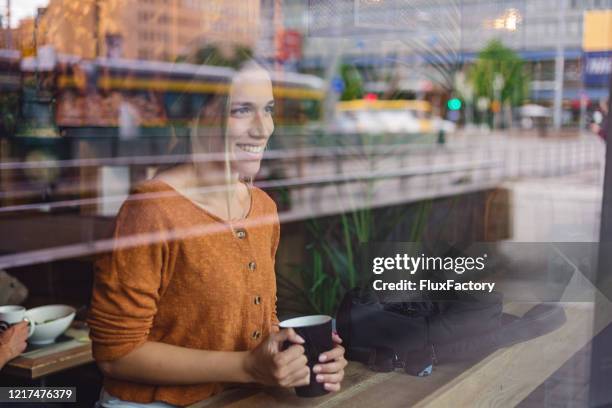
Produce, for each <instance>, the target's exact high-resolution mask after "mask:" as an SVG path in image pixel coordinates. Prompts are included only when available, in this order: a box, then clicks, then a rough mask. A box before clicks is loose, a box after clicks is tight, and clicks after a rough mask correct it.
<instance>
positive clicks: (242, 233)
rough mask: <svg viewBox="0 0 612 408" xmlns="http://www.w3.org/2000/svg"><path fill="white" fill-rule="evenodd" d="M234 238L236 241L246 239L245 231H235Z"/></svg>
mask: <svg viewBox="0 0 612 408" xmlns="http://www.w3.org/2000/svg"><path fill="white" fill-rule="evenodd" d="M236 237H237V238H238V239H245V238H246V231H245V230H243V229H239V230H237V231H236Z"/></svg>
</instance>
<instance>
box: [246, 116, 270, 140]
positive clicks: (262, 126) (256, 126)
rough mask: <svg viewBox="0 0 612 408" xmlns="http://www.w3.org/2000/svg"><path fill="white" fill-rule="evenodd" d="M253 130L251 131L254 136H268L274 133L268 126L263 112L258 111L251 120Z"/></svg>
mask: <svg viewBox="0 0 612 408" xmlns="http://www.w3.org/2000/svg"><path fill="white" fill-rule="evenodd" d="M250 130H251V131H250V132H249V133H250V135H251V136H252V137H257V138H266V137H269V136H270V134H271V133H272V132H271V131H270V130H269V129H268V126H266V119H265V118H264V117H263V115H262V114H261V113H257V114H255V115H254V117H253V121H252V122H251V129H250Z"/></svg>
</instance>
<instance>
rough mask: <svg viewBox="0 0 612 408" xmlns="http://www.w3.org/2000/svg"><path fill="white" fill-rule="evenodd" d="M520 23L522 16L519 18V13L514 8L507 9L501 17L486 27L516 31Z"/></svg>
mask: <svg viewBox="0 0 612 408" xmlns="http://www.w3.org/2000/svg"><path fill="white" fill-rule="evenodd" d="M522 21H523V16H521V13H520V12H519V11H518V10H517V9H515V8H509V9H506V10H505V11H504V13H503V14H502V15H501V16H499V17H497V18H496V19H494V20H493V21H490V22H489V23H488V24H486V26H489V27H490V28H494V29H496V30H507V31H516V30H517V29H518V26H519V24H520V23H521V22H522Z"/></svg>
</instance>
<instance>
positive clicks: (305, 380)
mask: <svg viewBox="0 0 612 408" xmlns="http://www.w3.org/2000/svg"><path fill="white" fill-rule="evenodd" d="M280 384H281V385H282V386H283V387H300V386H302V385H308V384H310V369H309V368H308V366H304V367H301V368H300V369H299V370H297V371H295V372H293V373H291V375H289V376H287V378H285V379H283V380H282V381H281V383H280Z"/></svg>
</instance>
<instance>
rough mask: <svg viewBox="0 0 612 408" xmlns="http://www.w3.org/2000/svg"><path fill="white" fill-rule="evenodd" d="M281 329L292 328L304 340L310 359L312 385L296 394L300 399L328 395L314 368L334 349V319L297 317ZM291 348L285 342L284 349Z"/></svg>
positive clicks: (323, 316)
mask: <svg viewBox="0 0 612 408" xmlns="http://www.w3.org/2000/svg"><path fill="white" fill-rule="evenodd" d="M279 326H280V328H281V329H288V328H292V329H293V330H295V332H296V333H297V334H298V335H299V336H300V337H302V338H303V339H304V344H303V345H302V346H303V347H304V354H306V357H307V358H308V367H309V368H310V384H309V385H305V386H302V387H296V388H295V393H296V394H297V395H298V396H299V397H318V396H321V395H325V394H327V393H328V392H329V391H327V390H326V389H325V388H324V387H323V383H318V382H317V380H316V376H317V375H316V374H315V372H314V371H313V370H312V368H313V367H314V366H315V365H316V364H317V363H318V362H319V356H320V355H321V353H324V352H326V351H329V350H331V349H332V348H333V347H334V342H333V340H332V318H331V317H330V316H326V315H312V316H303V317H296V318H293V319H289V320H285V321H283V322H281V323H280V325H279ZM289 346H291V343H289V342H285V345H284V348H287V347H289Z"/></svg>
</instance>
